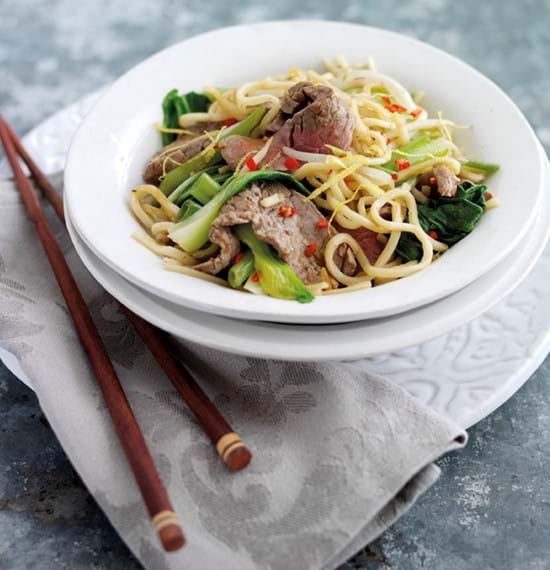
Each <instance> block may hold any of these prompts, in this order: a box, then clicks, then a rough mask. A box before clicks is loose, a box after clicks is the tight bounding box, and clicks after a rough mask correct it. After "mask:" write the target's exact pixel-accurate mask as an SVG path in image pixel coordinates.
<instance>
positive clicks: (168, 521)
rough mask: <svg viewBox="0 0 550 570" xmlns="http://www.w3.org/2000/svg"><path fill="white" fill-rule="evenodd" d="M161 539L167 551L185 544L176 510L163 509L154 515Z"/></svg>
mask: <svg viewBox="0 0 550 570" xmlns="http://www.w3.org/2000/svg"><path fill="white" fill-rule="evenodd" d="M153 525H154V526H155V528H156V529H157V533H158V536H159V540H160V542H161V544H162V547H163V548H164V550H166V552H174V551H175V550H179V549H180V548H181V547H182V546H183V545H184V544H185V537H184V536H183V530H182V528H181V525H180V522H179V520H178V515H176V513H175V512H174V511H161V512H160V513H157V514H156V515H155V516H154V517H153Z"/></svg>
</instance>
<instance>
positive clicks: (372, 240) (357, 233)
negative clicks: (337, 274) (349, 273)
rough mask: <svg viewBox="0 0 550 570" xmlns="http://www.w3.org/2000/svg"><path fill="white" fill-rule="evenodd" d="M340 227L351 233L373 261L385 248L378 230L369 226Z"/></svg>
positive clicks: (341, 229) (372, 261) (343, 230)
mask: <svg viewBox="0 0 550 570" xmlns="http://www.w3.org/2000/svg"><path fill="white" fill-rule="evenodd" d="M338 229H339V230H340V231H342V232H344V233H347V234H349V235H350V236H352V237H353V238H354V239H355V241H356V242H357V243H358V244H359V246H360V247H361V249H362V250H363V251H364V252H365V255H366V256H367V258H368V260H369V261H370V262H371V263H374V262H375V261H376V260H377V259H378V256H379V255H380V254H381V253H382V250H383V249H384V244H383V243H381V242H379V241H378V238H377V234H376V232H373V231H372V230H369V229H367V228H357V229H354V230H348V229H345V228H341V227H339V228H338ZM356 263H357V262H356ZM344 273H345V271H344Z"/></svg>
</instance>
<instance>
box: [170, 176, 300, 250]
mask: <svg viewBox="0 0 550 570" xmlns="http://www.w3.org/2000/svg"><path fill="white" fill-rule="evenodd" d="M258 180H271V181H278V182H282V183H283V184H285V185H286V186H290V187H293V188H295V189H296V190H298V191H299V192H301V193H302V194H305V195H306V196H307V195H308V194H309V192H308V190H307V189H306V187H305V186H304V185H303V184H302V183H301V182H299V181H298V180H296V179H295V178H294V177H293V176H291V175H290V174H288V173H286V172H278V171H276V170H255V171H253V172H244V173H241V174H234V175H233V176H231V178H229V179H228V180H226V181H225V183H224V184H223V186H222V187H221V189H220V191H219V192H218V193H217V194H216V196H214V198H212V200H210V202H208V204H206V205H205V206H203V207H202V208H201V209H200V210H199V211H198V212H196V213H195V214H193V215H192V216H191V217H190V218H188V219H187V220H185V221H182V222H180V223H178V224H176V227H175V228H174V229H173V230H172V231H171V232H170V239H171V240H172V241H174V242H175V243H177V244H178V245H179V246H180V247H181V248H182V249H183V250H184V251H187V252H189V253H190V252H193V251H196V250H197V249H200V248H201V247H202V246H203V245H204V244H205V243H206V242H207V241H208V232H209V231H210V226H211V225H212V222H213V221H214V220H215V219H216V217H217V215H218V214H219V213H220V210H221V208H222V206H223V205H224V204H225V203H226V202H227V201H228V200H229V199H231V198H233V196H235V195H236V194H238V193H239V192H240V191H241V190H243V189H244V188H246V187H247V186H248V185H249V184H250V183H251V182H254V181H258Z"/></svg>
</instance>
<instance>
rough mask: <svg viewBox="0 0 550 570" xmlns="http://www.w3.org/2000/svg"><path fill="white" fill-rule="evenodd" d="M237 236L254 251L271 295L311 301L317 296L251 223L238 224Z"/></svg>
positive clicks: (301, 301) (263, 285)
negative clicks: (256, 233) (257, 235)
mask: <svg viewBox="0 0 550 570" xmlns="http://www.w3.org/2000/svg"><path fill="white" fill-rule="evenodd" d="M235 232H236V234H237V237H238V238H239V239H240V240H241V241H242V242H244V243H245V244H246V245H247V246H248V247H249V248H250V250H251V251H252V255H253V256H254V265H255V267H256V270H257V271H258V273H259V277H260V281H259V282H260V285H261V287H262V289H263V290H264V291H265V292H266V293H267V294H268V295H269V296H271V297H276V298H277V299H290V300H295V301H298V302H299V303H311V301H313V299H315V296H314V295H313V293H311V291H310V290H309V289H308V288H307V287H306V286H305V285H304V284H303V283H302V281H301V280H300V278H299V277H298V276H297V275H296V273H294V271H292V269H291V268H290V266H289V265H288V264H287V263H285V262H284V261H282V260H281V259H280V258H279V256H278V255H277V254H276V253H275V251H274V250H273V248H271V247H270V246H269V245H268V244H267V243H265V242H263V241H261V240H259V239H258V238H257V237H256V235H255V234H254V231H253V230H252V226H251V225H250V224H243V225H240V226H237V229H236V230H235Z"/></svg>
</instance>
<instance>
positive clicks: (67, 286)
mask: <svg viewBox="0 0 550 570" xmlns="http://www.w3.org/2000/svg"><path fill="white" fill-rule="evenodd" d="M0 139H1V140H2V144H3V145H4V149H5V151H6V155H7V157H8V160H9V162H10V165H11V168H12V171H13V174H14V177H15V183H16V185H17V188H18V189H19V192H20V194H21V198H22V199H23V203H24V205H25V207H26V209H27V211H28V213H29V216H30V218H31V219H32V221H33V222H34V225H35V229H36V231H37V233H38V236H39V237H40V241H41V242H42V246H43V248H44V251H45V252H46V255H47V257H48V260H49V262H50V265H51V267H52V270H53V272H54V274H55V277H56V279H57V283H58V285H59V288H60V289H61V292H62V293H63V297H64V298H65V302H66V303H67V307H68V308H69V312H70V314H71V317H72V319H73V321H74V324H75V326H76V329H77V331H78V334H79V336H80V340H81V342H82V345H83V347H84V349H85V351H86V352H87V354H88V358H89V360H90V364H91V365H92V368H93V370H94V373H95V376H96V378H97V381H98V383H99V386H100V387H101V390H102V392H103V397H104V398H105V402H106V404H107V407H108V409H109V413H110V414H111V418H112V420H113V424H114V426H115V429H116V432H117V434H118V437H119V440H120V443H121V444H122V448H123V449H124V452H125V454H126V457H127V459H128V462H129V464H130V467H131V469H132V472H133V473H134V477H135V479H136V482H137V484H138V486H139V489H140V491H141V495H142V497H143V500H144V502H145V505H146V506H147V510H148V511H149V515H150V516H151V520H152V522H153V524H154V526H155V528H156V529H157V532H158V535H159V538H160V541H161V543H162V546H163V547H164V549H165V550H167V551H173V550H177V549H179V548H181V547H182V546H183V544H184V543H185V539H184V536H183V532H182V529H181V525H180V522H179V520H178V518H177V515H176V513H175V512H174V509H173V508H172V504H171V503H170V499H169V497H168V493H167V492H166V489H165V487H164V485H163V483H162V481H161V479H160V477H159V474H158V472H157V470H156V467H155V464H154V462H153V458H152V457H151V454H150V453H149V449H148V448H147V444H146V443H145V439H144V438H143V435H142V433H141V431H140V429H139V426H138V424H137V421H136V418H135V416H134V414H133V412H132V409H131V407H130V404H129V402H128V400H127V398H126V395H125V394H124V391H123V389H122V386H121V384H120V381H119V379H118V377H117V375H116V372H115V369H114V368H113V364H112V363H111V360H110V359H109V356H108V355H107V351H106V349H105V346H104V344H103V342H102V340H101V337H100V336H99V333H98V332H97V329H96V328H95V325H94V322H93V320H92V317H91V315H90V312H89V310H88V307H87V305H86V303H85V301H84V298H83V297H82V294H81V293H80V290H79V289H78V286H77V284H76V281H75V279H74V277H73V275H72V273H71V270H70V269H69V266H68V265H67V262H66V260H65V258H64V257H63V253H62V251H61V248H60V247H59V244H58V243H57V241H56V239H55V237H54V234H53V232H52V230H51V228H50V225H49V224H48V220H47V218H46V215H45V213H44V210H43V209H42V206H41V205H40V201H39V200H38V197H37V196H36V194H35V192H34V190H33V188H32V186H31V184H30V182H29V180H28V179H27V178H26V176H25V175H24V173H23V170H22V169H21V166H20V165H19V162H18V160H17V153H16V150H15V146H14V144H13V142H12V138H11V136H10V134H9V131H8V129H7V128H6V123H5V122H4V120H3V119H2V117H1V116H0Z"/></svg>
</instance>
